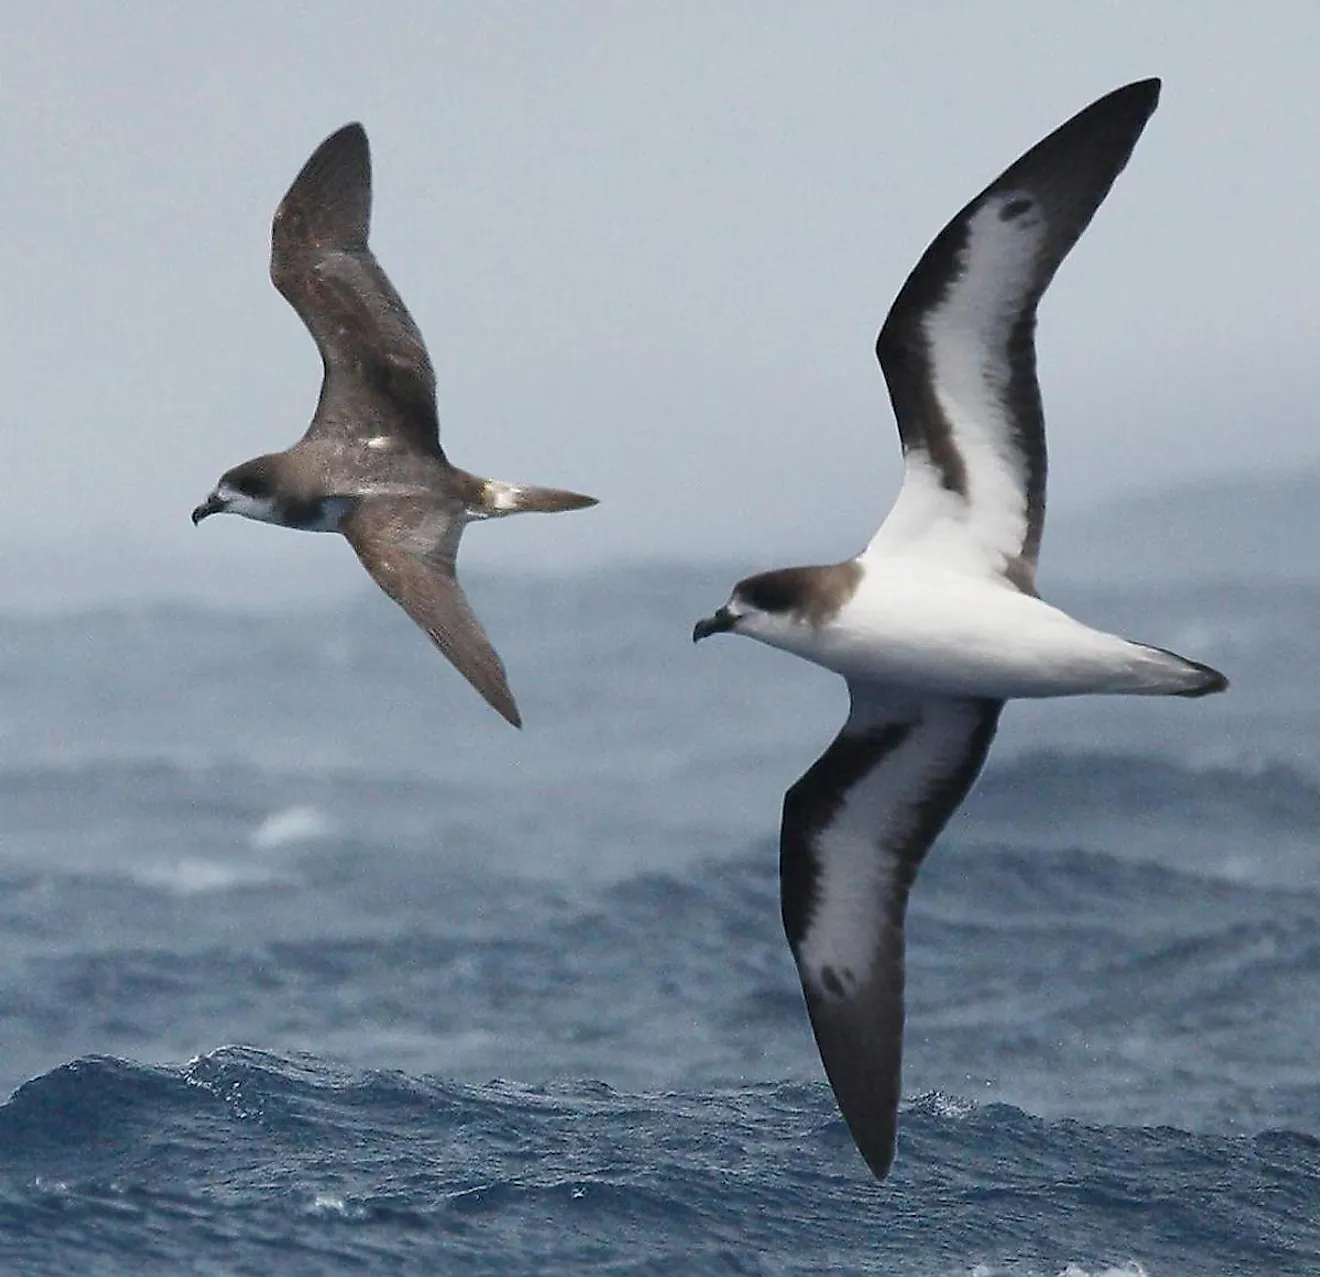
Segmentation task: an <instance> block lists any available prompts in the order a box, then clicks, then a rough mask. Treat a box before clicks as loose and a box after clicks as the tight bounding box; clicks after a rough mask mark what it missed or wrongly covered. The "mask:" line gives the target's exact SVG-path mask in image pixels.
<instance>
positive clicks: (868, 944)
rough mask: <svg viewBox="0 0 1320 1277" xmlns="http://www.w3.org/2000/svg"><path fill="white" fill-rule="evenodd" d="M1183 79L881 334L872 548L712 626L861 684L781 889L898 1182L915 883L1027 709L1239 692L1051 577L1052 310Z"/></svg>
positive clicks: (804, 963)
mask: <svg viewBox="0 0 1320 1277" xmlns="http://www.w3.org/2000/svg"><path fill="white" fill-rule="evenodd" d="M1159 89H1160V85H1159V81H1158V80H1145V81H1142V82H1141V83H1138V84H1130V85H1128V86H1127V87H1125V88H1122V89H1119V90H1117V91H1116V92H1114V93H1111V94H1109V95H1108V96H1107V97H1104V98H1101V99H1100V101H1098V102H1096V103H1094V104H1093V105H1091V106H1089V107H1087V108H1086V109H1085V110H1084V111H1082V112H1081V113H1080V114H1078V115H1076V116H1074V117H1073V118H1072V119H1071V120H1069V121H1068V122H1067V123H1066V124H1064V125H1063V126H1062V127H1061V128H1059V129H1057V130H1056V131H1055V132H1053V133H1051V134H1050V135H1049V136H1048V137H1047V138H1045V140H1044V141H1042V142H1040V143H1038V144H1037V145H1036V146H1034V147H1032V148H1031V150H1029V151H1028V152H1027V153H1026V154H1025V155H1024V156H1023V157H1022V158H1021V159H1020V160H1018V161H1017V162H1016V163H1015V164H1013V165H1012V166H1011V167H1010V168H1009V169H1007V170H1006V171H1005V172H1004V173H1003V174H1002V175H1001V176H1000V177H998V178H997V179H996V180H995V181H994V182H992V183H991V184H990V185H989V186H988V187H987V188H986V189H985V190H984V191H982V192H981V194H980V195H978V196H977V197H976V198H975V199H974V200H972V201H971V203H970V204H968V205H967V206H966V207H965V208H964V209H963V210H962V211H961V212H960V213H959V214H958V215H957V216H956V217H955V218H954V219H953V220H952V221H951V222H950V223H949V224H948V225H947V226H946V227H945V228H944V229H943V230H942V231H941V232H940V233H939V235H938V236H937V237H936V238H935V241H934V242H933V243H932V244H931V245H930V247H929V248H928V249H927V250H926V252H925V254H924V255H923V256H922V258H921V260H920V261H919V262H918V263H917V266H916V269H915V270H913V272H912V274H911V275H909V276H908V279H907V282H906V283H905V284H904V286H903V288H902V290H901V291H900V292H899V294H898V298H897V300H896V301H895V302H894V305H893V307H892V309H891V310H890V312H889V316H888V318H887V319H886V320H885V324H884V327H883V329H882V330H881V332H880V338H879V341H878V342H877V344H876V354H877V355H878V357H879V360H880V366H881V368H882V369H883V371H884V375H885V380H886V382H887V383H888V386H889V396H890V399H891V400H892V401H893V405H894V414H895V416H896V417H897V419H898V433H899V436H900V439H901V441H902V446H903V456H904V464H905V471H904V478H903V485H902V488H901V490H900V492H899V495H898V499H897V501H896V502H895V504H894V507H893V509H892V510H891V511H890V513H889V516H888V517H887V518H886V519H885V521H884V523H883V525H882V526H881V528H880V530H879V531H878V532H877V533H876V534H875V536H874V538H873V539H872V540H871V543H870V544H869V545H868V546H867V547H866V549H865V550H864V551H862V553H861V554H860V555H858V556H857V557H856V558H855V559H850V560H848V561H847V562H845V563H838V564H833V565H830V566H826V567H799V568H785V569H781V570H779V571H774V572H764V573H761V574H760V575H758V576H752V577H748V578H747V579H746V580H744V581H740V582H739V583H738V585H737V586H736V587H735V588H734V590H733V594H732V596H731V597H730V599H729V601H728V603H726V604H725V605H724V606H723V607H722V608H720V609H719V611H718V612H716V613H715V615H714V616H712V617H710V618H708V619H707V620H703V621H701V622H700V623H699V624H698V625H697V626H696V629H695V631H694V632H693V640H694V641H695V640H697V639H701V638H704V637H705V636H706V635H709V634H715V633H718V632H720V631H723V630H728V631H731V632H733V633H737V634H746V635H747V636H749V637H750V638H754V639H758V640H760V641H761V642H762V643H768V644H770V645H771V646H772V647H779V648H783V649H784V650H786V651H788V652H792V653H795V654H796V655H798V656H801V657H804V658H805V659H807V660H809V661H814V662H815V663H816V664H818V665H823V666H824V667H825V668H826V669H830V670H834V671H835V672H836V673H839V674H842V675H843V677H844V678H845V679H846V680H847V682H848V690H849V693H850V695H851V698H852V704H851V710H850V712H849V715H848V720H847V722H846V723H845V724H844V726H843V729H842V730H841V731H840V732H839V735H838V736H837V737H836V738H835V740H834V741H833V743H832V744H831V745H830V747H829V748H828V749H827V750H826V751H825V753H824V754H822V755H821V757H820V758H818V759H817V760H816V762H815V763H814V764H813V765H812V766H811V767H810V768H809V769H808V771H807V772H806V774H805V775H804V776H803V777H802V778H801V779H800V780H798V781H797V783H796V784H794V785H793V786H792V788H791V789H789V791H788V793H787V794H786V795H785V798H784V810H783V822H782V826H781V830H780V890H781V902H782V910H783V921H784V928H785V930H786V931H787V933H788V940H789V944H790V945H791V947H792V950H793V956H794V958H795V960H796V962H797V968H798V974H799V975H800V977H801V980H802V987H803V991H804V993H805V995H806V1003H807V1009H808V1011H809V1013H810V1016H811V1024H812V1028H813V1029H814V1031H815V1035H816V1043H817V1045H818V1046H819V1048H820V1054H821V1058H822V1060H823V1062H824V1065H825V1071H826V1073H827V1074H828V1076H829V1079H830V1083H831V1085H832V1086H833V1088H834V1093H835V1096H836V1097H837V1099H838V1102H839V1108H840V1109H841V1111H842V1113H843V1116H844V1119H845V1120H846V1121H847V1123H848V1126H849V1128H850V1130H851V1131H852V1134H853V1138H854V1139H855V1140H856V1142H857V1146H858V1148H859V1149H860V1150H861V1153H862V1156H863V1157H865V1158H866V1160H867V1162H868V1163H869V1165H870V1167H871V1169H872V1170H873V1171H874V1172H875V1174H876V1175H877V1176H880V1177H883V1176H884V1175H886V1174H887V1173H888V1171H889V1168H890V1164H891V1162H892V1161H893V1155H894V1137H895V1127H896V1121H897V1109H898V1101H899V1080H900V1061H901V1053H902V1036H903V979H904V976H903V965H904V955H903V924H904V915H905V912H906V908H907V898H908V893H909V891H910V890H911V888H912V883H913V880H914V879H915V877H916V874H917V869H918V868H919V866H920V865H921V861H922V859H923V857H924V856H925V855H926V852H927V851H928V850H929V849H930V845H931V843H932V842H933V841H934V839H935V837H936V836H937V835H938V834H939V832H940V830H941V829H943V827H944V825H945V822H946V821H947V820H948V819H949V816H950V815H951V814H952V813H953V811H954V810H955V809H956V808H957V806H958V804H959V803H960V802H961V801H962V799H963V797H964V796H965V795H966V793H967V791H968V789H969V788H970V787H971V785H972V782H973V781H974V780H975V779H976V776H977V774H978V773H979V772H980V770H981V765H982V763H983V762H984V761H985V756H986V751H987V750H988V749H989V747H990V741H991V739H992V738H993V737H994V734H995V727H996V725H997V723H998V720H999V713H1000V710H1001V709H1002V708H1003V704H1004V702H1005V701H1006V700H1009V699H1010V698H1012V697H1018V696H1075V695H1080V694H1082V693H1087V692H1111V693H1133V694H1137V695H1153V696H1159V695H1174V696H1204V695H1206V694H1207V693H1209V692H1219V691H1222V690H1223V689H1224V688H1225V687H1226V686H1227V685H1228V684H1227V680H1226V679H1225V678H1224V676H1223V675H1222V674H1220V673H1218V672H1217V671H1216V670H1213V669H1210V668H1209V667H1208V666H1205V665H1200V664H1197V663H1196V662H1195V661H1189V660H1185V659H1184V658H1183V657H1181V656H1176V655H1174V654H1173V653H1171V652H1166V651H1163V650H1162V649H1160V648H1155V647H1147V646H1145V645H1144V644H1141V643H1132V642H1129V641H1128V640H1126V639H1122V638H1119V637H1117V636H1116V635H1113V634H1106V633H1103V632H1102V631H1100V630H1094V629H1091V628H1090V627H1089V626H1086V625H1083V624H1081V623H1080V622H1078V621H1075V620H1073V618H1072V617H1070V616H1067V615H1066V614H1065V613H1063V612H1060V611H1059V610H1058V609H1056V608H1053V607H1051V606H1050V605H1049V604H1048V603H1045V602H1042V600H1041V599H1040V598H1038V597H1037V595H1036V592H1035V587H1034V582H1035V575H1036V558H1037V553H1038V551H1039V549H1040V535H1041V526H1042V524H1043V522H1044V518H1045V430H1044V420H1043V417H1042V412H1041V400H1040V390H1039V388H1038V386H1037V383H1036V352H1035V345H1034V330H1035V325H1036V306H1037V303H1038V302H1039V301H1040V298H1041V295H1042V294H1043V293H1044V291H1045V289H1046V286H1047V285H1048V284H1049V282H1050V280H1051V278H1053V276H1054V272H1055V270H1056V269H1057V268H1058V266H1059V263H1060V262H1061V261H1062V260H1063V258H1064V256H1065V255H1066V254H1067V252H1068V250H1069V249H1070V248H1072V246H1073V244H1074V243H1075V242H1076V241H1077V238H1078V236H1079V235H1081V233H1082V231H1083V230H1084V229H1085V228H1086V226H1087V224H1088V223H1089V222H1090V220H1091V217H1092V215H1093V214H1094V213H1095V210H1096V209H1097V208H1098V207H1099V205H1100V202H1101V201H1102V200H1103V199H1104V197H1105V195H1106V194H1107V193H1108V191H1109V188H1110V186H1111V185H1112V184H1113V182H1114V179H1115V178H1116V177H1117V176H1118V174H1119V172H1120V171H1121V170H1122V168H1123V166H1124V165H1125V164H1126V163H1127V160H1128V156H1129V155H1130V154H1131V152H1132V148H1133V146H1135V145H1136V141H1137V138H1138V137H1139V136H1140V135H1141V131H1142V129H1143V128H1144V127H1145V124H1146V121H1147V119H1148V118H1149V117H1150V114H1151V112H1152V111H1153V110H1154V109H1155V104H1156V102H1157V101H1158V98H1159Z"/></svg>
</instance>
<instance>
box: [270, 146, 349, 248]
mask: <svg viewBox="0 0 1320 1277" xmlns="http://www.w3.org/2000/svg"><path fill="white" fill-rule="evenodd" d="M370 226H371V147H370V145H369V143H368V142H367V131H366V129H364V128H363V127H362V125H361V124H359V123H357V122H356V121H354V122H353V123H351V124H345V125H344V126H343V128H340V129H336V130H335V132H333V133H331V134H330V136H329V137H327V138H326V139H325V141H323V142H322V143H321V144H320V146H318V147H317V148H316V150H314V151H313V152H312V154H311V155H310V156H309V157H308V159H307V162H306V163H305V164H304V165H303V166H302V168H301V169H299V170H298V176H297V177H295V178H294V179H293V182H292V184H291V185H290V186H289V189H288V191H287V192H286V193H285V195H284V198H283V199H282V200H281V201H280V206H279V208H277V209H276V210H275V218H274V225H273V227H272V234H271V239H272V251H273V254H274V260H273V261H272V267H273V268H278V258H279V257H280V256H281V255H282V254H284V253H286V252H290V251H298V250H301V249H308V248H327V247H332V248H342V249H348V250H358V251H361V250H364V249H365V248H366V246H367V236H368V234H369V232H370Z"/></svg>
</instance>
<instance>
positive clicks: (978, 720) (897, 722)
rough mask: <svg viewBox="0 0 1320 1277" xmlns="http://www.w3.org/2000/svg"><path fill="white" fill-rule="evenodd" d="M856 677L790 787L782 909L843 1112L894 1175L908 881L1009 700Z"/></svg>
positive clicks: (870, 1156)
mask: <svg viewBox="0 0 1320 1277" xmlns="http://www.w3.org/2000/svg"><path fill="white" fill-rule="evenodd" d="M849 687H850V690H851V691H852V695H853V707H852V712H851V714H850V715H849V718H848V721H847V723H846V724H845V725H844V727H843V730H842V731H841V732H840V733H839V735H838V736H837V737H836V738H835V740H834V743H833V744H832V745H830V747H829V748H828V749H827V750H826V751H825V753H824V754H822V755H821V757H820V758H818V759H817V760H816V762H815V763H814V764H813V765H812V766H811V768H810V769H809V770H808V771H807V773H806V774H805V775H804V776H803V777H802V778H801V779H800V780H799V781H798V782H797V783H796V784H795V785H794V786H793V787H792V788H791V789H790V790H789V791H788V793H787V794H786V795H785V797H784V816H783V824H782V828H781V832H780V891H781V907H782V911H783V919H784V930H785V931H786V933H787V935H788V941H789V944H790V946H791V947H792V950H793V956H794V958H795V959H796V961H797V965H798V973H799V975H800V976H801V979H802V989H803V993H804V994H805V995H806V1002H807V1009H808V1011H809V1013H810V1015H811V1027H812V1029H813V1031H814V1032H815V1035H816V1044H817V1046H818V1047H819V1048H820V1055H821V1060H822V1061H823V1063H824V1065H825V1072H826V1074H827V1076H828V1077H829V1080H830V1085H831V1086H832V1087H833V1088H834V1094H835V1097H836V1098H837V1100H838V1103H839V1110H840V1112H842V1114H843V1117H844V1120H845V1121H846V1122H847V1123H848V1129H849V1130H850V1131H851V1132H852V1136H853V1139H854V1140H855V1141H856V1143H857V1147H858V1149H859V1150H860V1151H861V1154H862V1156H863V1157H864V1158H865V1159H866V1161H867V1163H868V1165H869V1166H870V1167H871V1170H872V1171H873V1172H874V1173H875V1174H876V1175H877V1176H878V1177H879V1178H881V1179H883V1178H884V1177H885V1176H886V1175H887V1174H888V1173H889V1168H890V1165H891V1163H892V1162H893V1158H894V1137H895V1130H896V1125H897V1120H898V1118H897V1115H898V1101H899V1095H900V1086H901V1076H902V1070H901V1064H902V1053H903V985H904V957H903V950H904V943H903V936H904V918H905V916H906V912H907V899H908V892H909V891H910V889H911V887H912V883H913V881H914V879H915V878H916V875H917V870H918V868H919V867H920V865H921V862H922V859H923V858H924V857H925V855H926V852H927V851H928V850H929V849H930V846H931V843H933V842H934V841H935V838H936V837H937V836H938V835H939V832H940V830H942V829H943V828H944V826H945V823H946V822H947V821H948V819H949V817H950V816H951V815H952V814H953V812H954V811H955V810H956V809H957V807H958V804H959V803H961V802H962V800H963V798H964V796H965V795H966V793H967V791H968V789H970V788H971V785H972V782H973V781H974V780H975V779H976V777H977V775H978V774H979V773H980V771H981V766H982V764H983V763H984V762H985V756H986V753H987V751H988V750H989V748H990V742H991V741H992V740H993V739H994V735H995V728H996V726H997V725H998V722H999V711H1000V710H1001V708H1002V707H1003V706H1002V702H999V701H977V700H961V701H955V700H943V701H928V702H925V703H922V704H920V705H911V706H907V707H905V708H903V709H901V710H897V711H895V710H890V709H888V708H886V707H885V706H884V705H883V703H881V702H879V701H872V700H871V699H870V697H869V694H868V693H867V691H866V689H864V688H859V687H858V686H856V685H854V684H851V683H850V684H849ZM827 882H829V883H830V884H831V886H830V887H828V888H827V885H826V884H827Z"/></svg>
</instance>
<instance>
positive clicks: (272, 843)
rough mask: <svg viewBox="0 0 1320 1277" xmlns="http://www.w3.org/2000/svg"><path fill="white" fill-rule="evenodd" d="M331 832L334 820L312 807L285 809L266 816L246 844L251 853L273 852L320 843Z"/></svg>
mask: <svg viewBox="0 0 1320 1277" xmlns="http://www.w3.org/2000/svg"><path fill="white" fill-rule="evenodd" d="M334 831H335V824H334V821H332V820H331V819H330V818H329V817H328V816H326V815H325V814H323V813H322V812H320V811H318V810H317V809H316V808H315V807H307V806H294V807H286V808H284V809H283V810H282V811H276V812H272V813H271V814H270V815H269V816H267V817H266V818H265V820H263V821H262V822H261V824H259V825H258V826H257V827H256V828H255V829H254V830H253V831H252V833H251V834H250V835H249V836H248V843H249V845H250V846H251V847H252V849H253V850H254V851H274V850H276V849H277V848H279V847H288V846H292V845H294V844H297V843H308V842H320V841H322V839H325V838H328V837H330V835H331V834H332V833H334Z"/></svg>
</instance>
